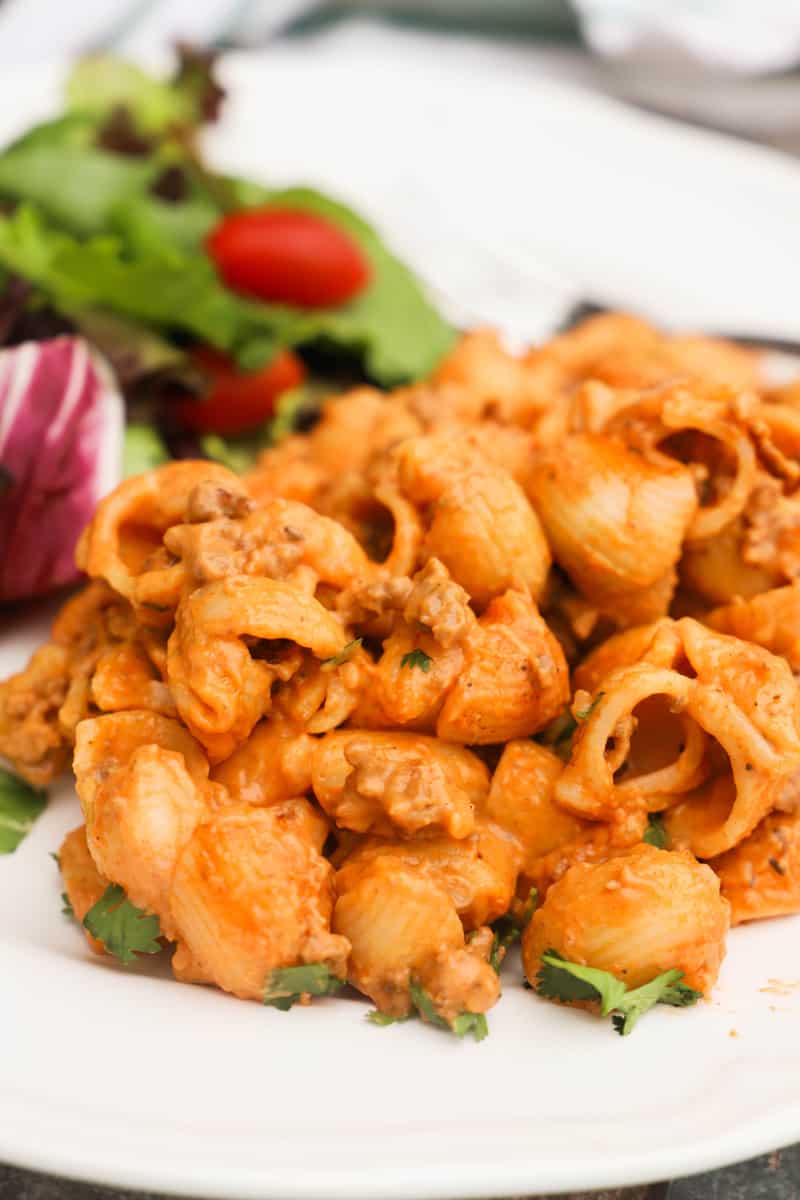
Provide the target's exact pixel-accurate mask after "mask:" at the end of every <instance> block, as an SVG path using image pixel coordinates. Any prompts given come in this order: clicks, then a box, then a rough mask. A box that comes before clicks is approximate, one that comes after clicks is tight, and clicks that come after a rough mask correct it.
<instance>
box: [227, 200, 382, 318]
mask: <svg viewBox="0 0 800 1200" xmlns="http://www.w3.org/2000/svg"><path fill="white" fill-rule="evenodd" d="M206 249H207V250H208V253H209V254H210V255H211V258H212V259H213V260H214V263H215V264H216V267H217V270H218V271H219V273H220V275H221V276H222V278H223V279H224V281H225V283H226V284H227V285H228V287H230V288H232V289H233V290H234V291H237V292H244V293H246V294H247V295H250V296H257V297H258V298H259V300H272V301H276V302H279V303H281V304H295V305H298V306H299V307H300V308H328V307H330V306H332V305H335V304H343V303H344V302H345V301H346V300H350V299H351V298H352V297H353V296H355V295H357V293H358V292H360V291H362V289H363V288H365V287H366V285H367V283H368V282H369V277H370V267H369V263H368V262H367V259H366V258H365V256H364V254H363V252H362V250H361V248H360V246H358V245H357V244H356V242H354V241H353V239H352V238H351V237H348V235H347V234H346V233H344V232H343V230H341V229H340V228H339V227H338V226H337V225H334V224H332V223H331V222H330V221H326V220H324V219H323V218H322V217H317V216H315V215H314V214H313V213H307V212H298V211H295V210H294V209H287V208H254V209H246V210H244V211H243V212H236V213H230V214H229V215H228V216H226V217H223V218H222V220H221V221H220V223H219V224H218V225H217V226H216V227H215V228H214V229H212V231H211V233H210V234H209V235H208V238H207V239H206Z"/></svg>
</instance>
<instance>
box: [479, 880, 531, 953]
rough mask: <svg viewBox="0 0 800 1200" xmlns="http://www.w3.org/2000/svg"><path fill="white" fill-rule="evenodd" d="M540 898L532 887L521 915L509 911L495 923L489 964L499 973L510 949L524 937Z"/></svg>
mask: <svg viewBox="0 0 800 1200" xmlns="http://www.w3.org/2000/svg"><path fill="white" fill-rule="evenodd" d="M538 899H539V893H538V891H537V889H536V888H535V887H532V888H531V890H530V892H529V893H528V899H527V900H526V902H525V907H524V908H523V909H522V912H521V913H520V914H519V916H517V915H516V914H514V913H513V912H507V913H505V915H504V916H502V917H498V919H497V920H496V921H495V922H494V923H493V925H492V931H493V933H494V941H493V942H492V949H491V951H490V953H489V966H491V967H493V968H494V969H495V971H497V972H498V974H499V972H500V967H501V965H502V963H503V960H504V959H505V957H506V954H507V953H508V951H509V949H510V948H511V946H513V945H514V943H515V942H518V941H519V939H520V938H521V937H522V934H523V933H524V931H525V926H526V925H527V924H528V922H529V921H530V919H531V917H532V916H533V914H534V913H535V911H536V905H537V903H538Z"/></svg>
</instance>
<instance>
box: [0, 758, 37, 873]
mask: <svg viewBox="0 0 800 1200" xmlns="http://www.w3.org/2000/svg"><path fill="white" fill-rule="evenodd" d="M46 804H47V792H45V791H42V789H41V788H35V787H31V785H30V784H29V783H26V782H25V780H24V779H20V778H19V776H18V775H12V774H11V772H10V771H5V770H3V768H2V767H0V854H11V853H12V852H13V851H14V850H16V848H17V846H18V845H19V844H20V842H21V841H22V840H23V838H24V837H25V836H26V835H27V834H29V833H30V831H31V830H32V829H33V826H34V823H35V821H36V818H37V817H38V816H40V815H41V813H42V812H43V811H44V807H45V805H46Z"/></svg>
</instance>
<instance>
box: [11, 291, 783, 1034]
mask: <svg viewBox="0 0 800 1200" xmlns="http://www.w3.org/2000/svg"><path fill="white" fill-rule="evenodd" d="M306 424H308V423H306ZM77 559H78V564H79V566H80V567H81V568H82V569H83V571H84V572H85V573H86V575H87V576H88V582H87V583H86V584H85V586H84V587H83V588H82V590H81V591H79V592H78V593H77V594H75V595H74V596H73V597H72V598H71V599H69V600H68V601H67V603H66V605H65V606H64V608H63V609H62V611H61V613H60V615H59V616H58V618H57V620H56V622H55V624H54V626H53V629H52V634H51V637H50V640H49V641H48V642H47V644H46V645H44V646H42V647H40V648H39V649H38V650H37V651H36V652H35V653H34V655H33V656H32V658H31V660H30V662H29V664H28V666H27V667H25V668H24V669H23V670H21V671H20V672H18V673H17V674H16V675H14V676H12V677H11V678H10V679H8V680H6V681H5V682H4V683H2V684H0V754H2V755H4V756H5V757H6V758H7V759H9V760H10V761H11V763H12V764H13V766H14V768H15V770H16V772H17V773H18V775H20V776H22V777H23V779H25V780H27V781H28V782H29V783H30V784H32V785H34V786H35V787H41V786H42V785H46V784H47V783H48V782H49V781H50V780H52V779H54V778H55V777H56V776H57V775H58V774H59V773H60V772H62V771H63V770H64V769H65V768H66V767H67V766H68V764H69V763H70V762H71V763H72V766H73V769H74V773H75V778H76V784H77V792H78V796H79V799H80V805H81V810H82V814H83V824H82V825H80V826H79V827H78V828H76V829H73V831H72V832H71V833H69V834H68V836H67V838H66V839H65V841H64V844H63V846H62V847H61V851H60V867H61V872H62V876H63V881H64V888H65V893H66V897H67V898H68V901H69V905H70V906H71V910H72V912H73V914H74V916H75V919H76V920H77V921H78V922H79V923H80V924H81V926H82V927H83V930H84V932H85V934H86V938H87V940H88V944H89V946H90V948H91V950H92V951H94V952H95V953H98V954H103V953H115V954H117V955H118V956H119V957H121V958H122V959H123V961H125V962H128V961H130V960H132V959H134V958H136V957H137V956H139V955H142V954H156V953H162V954H169V955H171V961H172V968H173V973H174V975H175V978H176V979H177V980H180V981H182V982H190V983H198V984H200V983H202V984H212V985H215V986H216V987H218V988H221V989H222V990H223V991H225V992H228V993H230V994H231V995H233V996H236V997H240V998H242V999H248V1000H256V1001H263V1002H264V1003H266V1004H268V1005H273V1006H276V1007H278V1008H279V1009H286V1008H290V1007H291V1006H292V1005H293V1004H295V1003H300V1004H308V1003H310V1002H311V1001H312V999H314V997H320V998H321V997H324V996H329V995H334V994H335V993H337V992H338V991H339V990H340V989H342V988H345V987H346V986H348V985H349V986H350V987H351V988H353V989H355V990H356V991H358V992H359V993H361V994H362V995H363V996H364V997H366V998H368V999H369V1002H370V1003H371V1005H374V1006H375V1009H374V1011H373V1012H372V1013H371V1014H370V1019H371V1020H372V1021H373V1022H374V1023H376V1024H379V1025H380V1024H383V1025H388V1024H391V1023H392V1022H394V1021H401V1020H406V1019H408V1018H409V1017H412V1016H419V1017H421V1018H422V1019H423V1020H425V1021H426V1022H428V1023H429V1024H432V1025H434V1026H437V1027H439V1028H441V1029H444V1030H449V1031H450V1032H452V1033H454V1034H456V1035H458V1036H462V1037H463V1036H465V1035H471V1036H473V1037H475V1038H476V1040H480V1039H481V1038H482V1037H484V1036H485V1035H486V1032H487V1024H486V1016H485V1014H486V1013H487V1012H488V1010H489V1009H490V1008H491V1007H492V1006H493V1005H495V1004H496V1003H497V1001H498V1000H499V998H500V995H501V987H502V982H503V980H502V977H501V968H502V964H503V960H504V958H505V956H506V954H507V951H508V949H509V946H510V945H511V944H512V943H513V942H514V940H516V939H520V940H521V951H522V963H523V968H524V971H525V974H526V976H527V979H528V981H529V983H530V985H531V986H530V991H529V992H528V993H527V995H528V996H529V1001H528V1003H529V1011H530V1019H531V1021H532V1022H533V1021H535V1020H536V1018H537V1014H540V1013H541V1012H542V1011H543V1009H542V1008H541V1005H542V1004H543V1002H544V1000H555V1001H560V1002H561V1003H563V1004H567V1005H578V1006H580V1007H584V1008H588V1009H589V1010H591V1011H593V1012H596V1013H599V1014H600V1015H603V1016H606V1015H612V1017H613V1023H614V1028H616V1029H617V1030H618V1032H620V1033H623V1034H627V1033H629V1032H630V1031H631V1030H632V1029H633V1027H634V1025H635V1023H636V1021H637V1020H638V1019H639V1018H640V1017H641V1016H642V1015H643V1014H644V1013H645V1012H647V1011H648V1009H649V1008H651V1007H652V1006H653V1005H655V1004H656V1003H661V1004H664V1005H671V1006H673V1007H685V1006H687V1005H690V1004H692V1003H694V1002H695V1001H696V1000H698V999H700V998H701V997H708V996H710V995H711V993H712V990H713V988H714V987H715V985H716V983H717V976H718V973H719V969H720V965H721V963H722V960H723V958H724V955H725V952H726V944H727V937H728V931H729V927H730V926H731V925H738V924H740V923H742V922H749V921H755V920H759V919H762V918H768V917H778V916H786V915H787V914H791V913H795V912H800V688H798V683H797V677H796V672H798V671H800V416H799V415H798V410H797V407H796V389H795V391H793V390H792V389H791V388H786V389H783V390H780V389H776V388H774V387H772V386H771V384H770V382H769V379H768V377H767V374H766V368H765V366H764V364H763V363H762V360H761V358H760V357H759V355H758V354H756V353H755V352H752V351H749V350H744V349H742V348H741V347H739V346H735V345H731V344H728V343H725V342H722V341H719V340H715V339H711V338H703V337H700V336H696V337H695V336H692V337H688V336H687V337H673V336H667V335H665V334H662V333H660V332H659V331H658V330H656V329H653V328H651V327H650V326H648V325H646V324H645V323H643V322H641V321H638V320H636V319H634V318H633V317H628V316H625V315H620V314H609V315H603V316H598V317H594V318H591V319H590V320H588V321H585V322H583V323H582V324H580V325H578V326H576V327H575V328H573V329H572V330H570V331H568V332H566V333H562V334H560V335H559V336H557V337H555V338H553V339H552V340H551V341H549V342H547V343H545V344H543V345H541V346H538V347H535V348H533V349H531V350H529V351H528V352H527V353H526V354H524V355H522V356H514V355H512V354H510V353H508V352H506V350H505V349H504V348H503V346H502V344H501V342H500V341H499V339H498V338H497V337H495V335H494V334H492V333H491V332H489V331H480V330H479V331H476V332H472V333H467V334H465V335H463V336H462V338H461V340H460V341H459V342H458V344H457V345H456V346H455V347H454V348H453V349H452V350H451V351H450V353H449V355H448V356H447V357H446V358H445V359H444V360H443V361H442V362H440V364H439V365H438V367H437V369H436V371H435V373H434V374H433V376H432V377H431V378H430V379H428V380H427V381H425V382H423V383H418V384H414V385H413V386H406V387H403V388H399V389H397V390H395V391H390V392H381V391H378V390H377V389H373V388H357V389H355V390H353V391H351V392H348V393H346V394H344V395H342V396H337V397H332V398H329V399H328V400H326V401H325V402H324V403H323V404H322V406H321V409H320V411H319V413H318V416H317V419H316V423H315V424H312V425H311V427H310V428H306V431H305V432H302V433H300V432H296V431H295V432H289V433H288V434H285V435H284V436H283V437H282V438H280V439H279V440H277V441H276V442H275V444H273V445H271V446H270V447H269V448H268V449H266V450H264V451H263V452H262V453H261V455H260V458H259V459H258V461H257V463H256V465H255V466H254V467H252V468H251V469H250V470H249V471H248V472H247V473H246V474H243V475H236V474H234V473H232V472H231V471H229V470H228V469H227V468H225V467H223V466H221V465H219V464H217V463H213V462H210V461H204V460H191V461H182V462H170V463H168V464H166V465H164V466H161V467H157V468H155V469H153V470H150V471H147V472H145V473H144V474H141V475H137V476H134V477H133V478H130V479H128V480H126V481H125V482H124V483H123V484H122V485H121V486H120V487H118V488H117V489H116V490H115V491H114V492H112V493H111V494H110V495H108V496H107V497H106V498H105V499H104V500H102V501H101V502H100V504H99V507H98V508H97V511H96V513H95V515H94V518H93V520H92V521H91V523H90V524H89V526H88V527H87V529H86V530H85V532H84V534H83V536H82V538H81V540H80V543H79V546H78V551H77ZM531 913H533V915H531ZM735 936H736V935H734V937H735ZM510 977H511V975H510V973H508V972H506V978H510ZM314 1002H315V1003H316V1002H320V1003H322V1002H323V1001H322V1000H321V999H320V1000H319V1001H317V1000H314ZM564 1019H574V1018H570V1017H569V1015H568V1014H566V1015H565V1017H564Z"/></svg>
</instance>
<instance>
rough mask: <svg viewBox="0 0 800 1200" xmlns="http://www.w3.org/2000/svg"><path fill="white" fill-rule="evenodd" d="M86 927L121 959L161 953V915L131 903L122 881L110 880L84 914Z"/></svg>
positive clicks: (123, 960)
mask: <svg viewBox="0 0 800 1200" xmlns="http://www.w3.org/2000/svg"><path fill="white" fill-rule="evenodd" d="M83 924H84V928H85V929H88V930H89V933H90V934H91V935H92V937H95V938H97V940H98V941H99V942H102V943H103V945H104V946H105V948H106V950H107V951H108V952H109V954H113V955H114V957H115V958H118V959H119V960H120V962H122V963H125V964H126V965H127V964H128V963H132V962H133V961H134V959H135V958H136V955H137V954H158V953H159V952H160V950H161V943H160V942H159V940H158V939H159V938H160V937H161V926H160V924H159V920H158V917H156V916H154V915H153V914H152V913H146V912H144V910H143V909H141V908H137V907H136V905H135V904H131V902H130V900H129V899H128V897H127V896H126V895H125V892H124V891H123V890H122V888H121V887H120V886H119V884H116V883H112V884H110V885H109V886H108V887H107V888H106V890H105V892H104V893H103V895H102V896H101V897H100V899H99V900H98V901H97V903H96V904H94V905H93V906H92V907H91V908H90V909H89V911H88V912H87V914H86V916H85V917H84V918H83Z"/></svg>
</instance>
